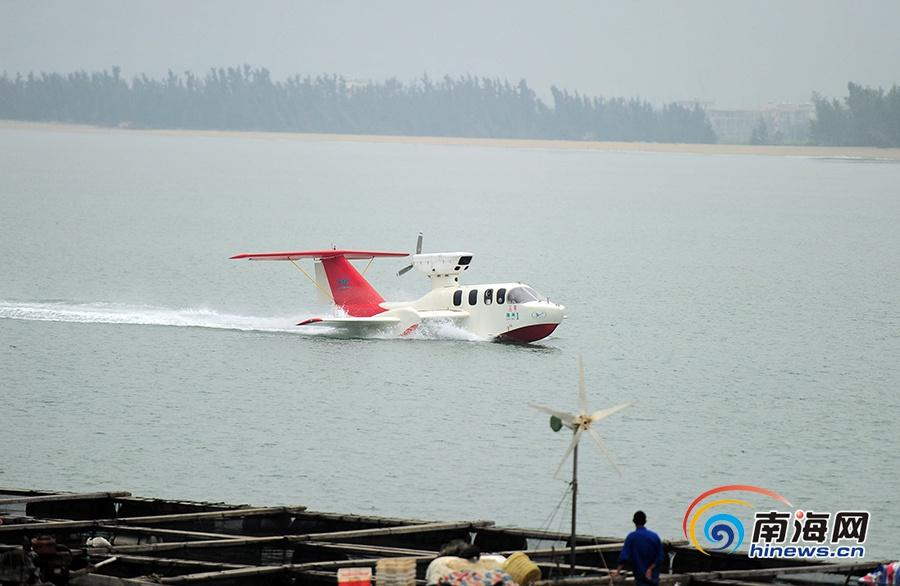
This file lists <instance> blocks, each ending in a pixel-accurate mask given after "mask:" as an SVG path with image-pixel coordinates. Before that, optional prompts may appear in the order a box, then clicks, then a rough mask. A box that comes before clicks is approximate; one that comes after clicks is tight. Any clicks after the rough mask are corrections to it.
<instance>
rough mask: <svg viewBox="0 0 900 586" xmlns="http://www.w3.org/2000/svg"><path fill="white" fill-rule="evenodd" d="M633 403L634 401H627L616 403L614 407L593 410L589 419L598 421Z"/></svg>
mask: <svg viewBox="0 0 900 586" xmlns="http://www.w3.org/2000/svg"><path fill="white" fill-rule="evenodd" d="M632 405H634V401H629V402H628V403H622V404H621V405H616V406H615V407H607V408H606V409H599V410H597V411H594V412H593V413H592V414H591V421H600V420H601V419H603V418H604V417H609V416H610V415H612V414H613V413H618V412H619V411H621V410H622V409H624V408H625V407H630V406H632Z"/></svg>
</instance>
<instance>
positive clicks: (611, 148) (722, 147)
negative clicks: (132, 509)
mask: <svg viewBox="0 0 900 586" xmlns="http://www.w3.org/2000/svg"><path fill="white" fill-rule="evenodd" d="M0 130H37V131H49V132H95V133H116V132H140V133H144V134H157V135H164V136H218V137H235V138H240V137H244V138H256V139H271V140H296V141H310V142H322V141H328V142H369V143H393V144H425V145H444V146H478V147H486V148H519V149H549V150H583V151H607V152H650V153H654V152H655V153H686V154H703V155H763V156H774V157H834V158H854V159H884V160H896V161H900V148H877V147H829V146H782V145H777V146H776V145H738V144H686V143H656V142H613V141H609V142H606V141H581V140H547V139H508V138H465V137H447V136H391V135H368V134H365V135H364V134H320V133H303V132H261V131H240V130H193V129H190V130H186V129H144V128H142V129H135V128H109V127H105V126H90V125H84V124H61V123H50V122H27V121H21V120H0Z"/></svg>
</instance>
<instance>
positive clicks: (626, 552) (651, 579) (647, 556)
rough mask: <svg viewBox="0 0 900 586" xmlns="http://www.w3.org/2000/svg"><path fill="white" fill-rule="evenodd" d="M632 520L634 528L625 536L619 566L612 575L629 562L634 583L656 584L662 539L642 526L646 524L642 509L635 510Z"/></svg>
mask: <svg viewBox="0 0 900 586" xmlns="http://www.w3.org/2000/svg"><path fill="white" fill-rule="evenodd" d="M632 521H634V526H635V530H634V531H632V532H631V533H629V534H628V537H626V538H625V545H624V546H623V547H622V553H621V554H619V568H618V569H617V570H614V571H613V575H614V576H618V575H619V572H621V571H622V570H623V569H625V564H629V565H630V566H631V570H632V571H633V572H634V581H635V583H636V584H640V585H641V586H658V585H659V566H660V565H661V564H662V561H663V547H662V541H661V540H660V539H659V535H657V534H656V533H654V532H653V531H650V530H649V529H647V528H646V527H644V525H646V524H647V515H645V514H644V511H638V512H636V513H635V514H634V517H633V518H632Z"/></svg>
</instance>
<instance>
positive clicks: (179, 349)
mask: <svg viewBox="0 0 900 586" xmlns="http://www.w3.org/2000/svg"><path fill="white" fill-rule="evenodd" d="M0 153H2V156H0V445H2V446H3V449H2V453H0V485H6V486H20V487H23V486H24V487H37V488H46V489H59V490H73V491H79V490H85V491H95V490H129V491H132V492H133V493H135V494H139V495H146V496H157V497H171V498H189V499H203V500H206V499H210V500H224V501H230V502H249V503H253V504H259V505H275V504H303V505H307V506H309V507H310V508H313V509H319V510H333V511H344V512H356V513H372V514H386V515H395V516H410V517H419V518H428V519H448V520H449V519H476V518H488V519H494V520H496V521H497V522H499V523H503V524H518V525H522V526H528V527H538V528H548V529H553V530H565V529H567V526H568V525H567V524H568V519H567V514H566V512H565V511H566V507H567V503H566V501H565V494H566V492H567V489H568V484H567V480H568V477H569V474H570V468H569V464H567V465H566V466H565V467H564V468H563V469H562V471H561V472H560V474H559V477H557V478H555V477H554V471H555V470H556V468H557V466H558V464H559V461H560V459H561V457H562V455H563V453H564V452H565V450H566V447H567V445H568V442H569V440H570V435H569V434H567V433H557V434H554V433H553V432H552V431H551V429H550V427H549V425H548V421H547V418H546V416H544V415H543V414H541V413H539V412H537V411H534V410H532V409H530V408H529V407H528V404H529V403H540V404H546V405H549V406H551V407H553V408H557V409H561V410H575V409H576V404H577V363H578V357H579V356H582V357H583V360H584V364H585V372H586V383H587V388H588V395H589V402H590V406H591V408H592V409H596V408H602V407H607V406H611V405H614V404H617V403H621V402H625V401H636V404H635V405H634V406H632V407H631V408H629V409H627V410H625V411H623V412H621V413H618V414H616V415H614V416H612V417H610V418H609V419H607V420H604V421H602V422H601V423H600V424H598V426H597V428H596V429H597V430H598V432H599V434H600V436H601V437H602V438H603V441H604V442H605V445H606V447H607V448H608V450H609V452H610V453H611V454H612V456H613V458H614V459H615V460H616V461H617V463H618V467H619V469H620V470H621V476H620V475H618V474H617V473H616V471H615V469H614V468H612V466H611V465H610V464H609V463H608V462H607V461H606V459H605V457H604V455H603V454H602V453H601V452H600V450H599V449H598V448H597V447H595V446H594V445H593V444H592V443H591V442H590V441H585V442H584V443H582V444H581V451H580V457H579V462H580V469H579V480H580V485H579V486H580V499H579V509H578V510H579V523H580V529H581V530H583V531H586V532H593V533H597V534H605V535H624V534H625V533H626V532H627V531H628V530H629V529H630V528H631V524H630V519H631V514H632V512H633V511H634V510H635V509H643V510H644V511H646V512H647V515H648V517H649V522H648V525H649V526H650V527H652V528H654V529H656V530H657V531H659V532H660V533H661V534H662V535H663V536H664V537H667V538H673V539H679V538H682V537H683V535H682V531H681V521H682V516H683V515H684V512H685V510H686V509H687V507H688V505H689V504H690V502H691V501H692V500H693V499H694V498H695V497H696V496H697V495H699V494H700V493H702V492H704V491H706V490H708V489H711V488H714V487H717V486H720V485H726V484H752V485H757V486H761V487H765V488H769V489H772V490H775V491H777V492H779V493H780V494H782V495H784V496H785V497H786V498H787V499H789V500H790V501H791V503H792V505H793V506H795V507H797V508H802V509H804V510H814V511H830V512H836V511H839V510H866V511H869V512H870V513H871V522H870V529H869V539H868V541H867V545H868V547H869V549H868V557H870V558H873V559H874V558H879V557H880V558H886V557H892V558H896V557H897V556H898V555H900V537H898V535H900V515H898V514H897V503H898V501H897V493H898V485H900V482H898V480H900V465H898V448H900V428H898V417H900V415H898V413H900V399H898V389H900V366H898V365H900V165H898V164H895V163H891V162H888V161H880V160H858V159H829V158H803V157H769V156H746V155H744V156H733V155H696V154H677V153H667V154H662V153H660V154H657V153H629V152H593V151H592V152H589V151H555V150H541V149H515V148H486V147H482V146H441V145H417V144H376V143H365V142H359V143H354V142H339V141H328V140H318V141H311V140H296V139H294V138H292V137H289V136H285V137H278V136H276V137H270V136H269V137H267V136H198V135H191V134H182V135H178V134H162V133H142V132H137V131H95V132H85V131H74V130H71V129H62V128H61V129H55V130H53V129H15V128H11V127H10V128H4V129H2V130H0ZM419 231H422V232H424V233H425V251H426V252H437V251H447V250H454V251H455V250H464V251H470V252H472V253H474V255H475V259H474V262H473V265H472V268H471V270H470V271H468V272H467V273H466V274H465V281H466V282H467V283H478V282H492V281H510V280H517V281H518V280H520V281H523V282H526V283H528V284H530V285H531V286H533V287H534V288H536V289H537V290H538V291H540V292H542V293H543V294H544V295H548V296H549V297H550V299H551V300H553V301H558V302H560V303H562V304H564V305H565V306H566V308H567V310H566V313H567V316H568V317H567V319H566V320H565V322H564V323H563V324H562V325H561V326H560V327H559V328H558V330H557V331H556V332H555V334H554V335H553V336H551V337H550V338H548V339H545V340H542V341H541V342H539V343H537V344H534V345H531V346H510V345H501V344H495V343H491V342H489V341H485V340H480V339H478V338H477V337H475V336H471V335H469V334H468V333H466V332H465V331H464V330H460V329H459V328H455V327H453V326H451V325H450V324H447V325H446V326H445V327H440V328H435V329H432V330H430V331H428V332H422V333H418V334H417V335H415V336H413V337H411V338H409V339H398V340H389V339H372V340H344V339H335V338H333V337H327V336H308V335H303V334H300V333H298V332H297V328H296V327H295V326H294V324H295V323H296V322H297V321H299V320H301V319H305V318H308V317H313V316H317V315H327V314H328V312H329V311H330V310H329V309H328V308H327V307H321V306H319V305H317V303H316V292H315V289H314V288H313V287H312V286H311V285H310V284H309V283H308V282H307V281H306V280H305V278H304V277H303V275H302V274H300V273H299V272H298V271H296V270H295V269H294V267H292V266H291V265H290V264H287V263H248V262H238V261H230V260H228V257H229V256H231V255H233V254H236V253H240V252H265V251H275V250H303V249H318V248H327V247H330V246H332V245H334V246H339V247H347V248H368V249H379V250H412V249H413V247H414V245H415V238H416V233H417V232H419ZM403 264H404V262H403V259H400V260H391V259H381V260H377V261H376V262H375V263H374V264H373V266H372V267H371V269H370V270H369V272H368V273H367V278H369V279H370V280H371V282H372V283H373V284H374V286H375V287H376V288H377V289H378V290H379V291H380V292H381V293H382V294H383V295H384V296H385V298H387V299H413V298H415V297H417V296H419V295H421V294H423V293H424V292H425V291H426V290H427V288H428V283H427V282H426V281H425V279H424V278H422V277H421V275H419V274H417V273H416V272H411V273H408V274H406V275H405V276H403V277H399V278H398V277H397V276H396V271H397V270H398V269H399V268H401V267H402V266H403ZM307 268H308V267H307ZM588 439H589V438H588ZM748 498H750V500H751V501H752V504H753V505H754V506H755V507H757V508H758V509H759V510H763V509H767V508H771V507H774V508H778V507H777V505H778V504H779V503H776V502H772V501H766V499H765V498H764V497H760V496H759V495H756V496H754V495H749V497H748ZM782 508H783V507H782Z"/></svg>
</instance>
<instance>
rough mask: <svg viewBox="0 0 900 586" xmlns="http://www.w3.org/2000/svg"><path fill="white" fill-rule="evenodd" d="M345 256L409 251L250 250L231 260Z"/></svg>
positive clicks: (399, 254) (394, 254) (354, 257)
mask: <svg viewBox="0 0 900 586" xmlns="http://www.w3.org/2000/svg"><path fill="white" fill-rule="evenodd" d="M338 256H343V257H344V258H346V259H349V260H365V259H370V258H381V257H402V256H409V253H408V252H379V251H375V250H344V249H338V250H302V251H298V252H250V253H244V254H236V255H234V256H232V257H231V258H230V260H243V259H246V260H300V259H303V258H313V259H321V258H334V257H338Z"/></svg>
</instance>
